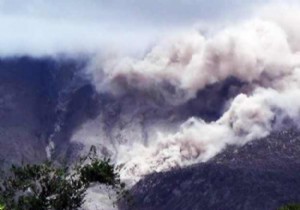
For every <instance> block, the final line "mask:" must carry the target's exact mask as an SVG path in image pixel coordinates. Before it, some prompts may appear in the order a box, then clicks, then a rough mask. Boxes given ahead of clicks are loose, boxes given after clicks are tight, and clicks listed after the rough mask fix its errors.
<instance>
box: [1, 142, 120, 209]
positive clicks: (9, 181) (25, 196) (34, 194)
mask: <svg viewBox="0 0 300 210" xmlns="http://www.w3.org/2000/svg"><path fill="white" fill-rule="evenodd" d="M92 182H93V183H94V182H95V183H100V184H104V185H107V186H111V187H112V188H114V189H115V190H116V191H117V193H118V194H119V195H123V194H124V195H125V193H123V192H125V190H124V184H122V183H121V182H120V179H119V175H118V173H116V172H115V170H114V165H113V164H111V163H110V160H109V159H104V160H99V159H97V157H96V150H95V147H91V150H90V152H89V154H88V155H87V156H85V157H83V158H81V159H80V161H79V162H78V163H77V164H76V165H75V166H74V167H72V168H69V167H61V166H60V167H59V166H55V165H54V164H53V163H52V162H49V161H48V162H45V163H43V164H39V165H37V164H34V165H29V164H27V165H23V166H19V167H17V166H12V168H11V173H10V175H9V176H7V177H6V178H5V179H4V180H3V181H1V182H0V210H8V209H9V210H37V209H39V210H49V209H53V210H74V209H78V208H79V207H80V206H81V205H82V203H83V202H84V197H85V192H86V190H87V188H88V187H89V185H90V183H92Z"/></svg>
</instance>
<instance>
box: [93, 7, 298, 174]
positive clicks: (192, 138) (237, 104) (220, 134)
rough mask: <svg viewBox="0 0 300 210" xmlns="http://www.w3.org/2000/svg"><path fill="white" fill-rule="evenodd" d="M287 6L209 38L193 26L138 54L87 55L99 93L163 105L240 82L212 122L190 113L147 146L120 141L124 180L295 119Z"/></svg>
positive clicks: (293, 33)
mask: <svg viewBox="0 0 300 210" xmlns="http://www.w3.org/2000/svg"><path fill="white" fill-rule="evenodd" d="M289 8H290V7H288V6H286V7H284V9H283V10H284V11H289V14H288V15H286V16H284V18H278V16H276V17H275V18H274V15H270V14H276V13H275V12H277V11H282V10H279V8H278V7H277V6H271V7H268V8H264V9H263V10H261V11H260V15H259V16H257V17H255V18H251V19H250V20H246V21H243V22H242V23H239V24H235V25H231V26H229V27H226V28H225V29H223V30H221V31H218V32H217V33H215V34H213V35H212V36H207V35H203V34H202V33H201V32H199V31H197V30H191V31H187V32H185V33H182V34H180V35H172V36H169V37H167V38H165V39H163V40H162V41H161V42H159V43H158V44H157V45H155V46H153V47H152V48H151V50H149V52H148V53H146V54H145V55H144V56H142V58H132V57H115V56H107V57H103V56H101V57H100V58H99V57H96V58H95V59H94V62H92V64H91V66H90V68H89V73H90V74H91V75H92V79H93V81H94V84H95V86H96V88H97V89H98V91H99V92H109V93H112V94H113V95H114V96H115V97H121V96H122V95H124V94H126V93H128V92H129V91H131V92H132V91H135V92H142V93H149V92H150V93H156V92H159V93H160V94H161V95H162V97H163V98H164V100H165V101H166V103H167V104H169V105H170V106H179V105H181V104H184V103H186V102H188V101H189V100H192V99H193V98H195V97H196V95H197V93H198V92H199V91H201V90H203V89H205V88H206V87H208V86H209V85H213V84H216V83H219V82H222V81H224V80H226V79H228V78H230V77H234V78H237V79H238V80H239V81H242V82H244V83H246V84H247V87H246V90H245V91H244V92H242V93H240V94H238V95H237V96H235V97H233V98H231V99H230V100H229V101H228V105H227V108H226V109H225V110H224V113H223V114H222V116H220V118H219V119H218V120H216V121H211V122H206V121H204V120H202V119H201V118H199V117H197V116H193V117H191V118H190V119H188V120H187V121H186V122H184V123H182V125H181V126H179V129H178V130H177V131H175V132H165V131H164V129H157V132H158V134H157V136H156V138H155V139H153V140H152V141H151V142H148V144H144V143H143V142H139V141H135V142H134V143H132V142H131V143H130V144H127V143H124V144H122V143H121V144H119V145H118V154H117V157H116V161H117V163H118V164H120V166H121V173H122V177H123V179H132V177H135V178H136V179H138V178H139V177H141V176H143V175H145V174H148V173H151V172H155V171H163V170H168V169H171V168H174V167H182V166H186V165H189V164H193V163H198V162H203V161H207V160H208V159H210V158H212V157H213V156H215V155H216V154H217V153H219V152H220V151H222V150H223V149H224V148H225V147H226V145H243V144H245V143H247V142H249V141H251V140H255V139H259V138H262V137H265V136H267V135H268V134H269V133H270V132H271V131H272V130H273V129H276V128H278V127H280V126H281V125H282V123H283V122H284V120H285V119H290V120H292V121H294V122H296V121H297V120H298V118H299V114H300V100H299V97H298V96H300V86H299V84H300V83H299V78H300V77H299V76H300V75H299V73H300V68H299V67H300V53H299V47H298V46H297V45H298V43H299V42H298V39H299V35H298V34H299V33H298V31H297V30H296V29H295V22H297V20H300V19H299V17H300V16H299V15H298V11H299V10H298V9H295V8H294V9H291V10H289ZM261 14H263V15H261ZM283 14H285V13H283ZM166 84H168V85H167V87H166ZM170 87H172V88H170ZM170 89H171V90H170ZM160 132H164V133H163V134H162V133H160Z"/></svg>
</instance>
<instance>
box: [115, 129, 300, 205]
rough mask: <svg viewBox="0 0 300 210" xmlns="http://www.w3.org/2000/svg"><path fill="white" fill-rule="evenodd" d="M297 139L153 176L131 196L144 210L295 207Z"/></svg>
mask: <svg viewBox="0 0 300 210" xmlns="http://www.w3.org/2000/svg"><path fill="white" fill-rule="evenodd" d="M299 157H300V133H299V132H298V131H297V130H296V129H295V128H294V129H288V130H284V131H277V132H273V133H272V134H271V135H270V136H268V137H266V138H263V139H259V140H255V141H252V142H249V143H248V144H246V145H244V146H242V147H237V146H231V147H229V148H227V149H226V150H225V151H223V152H222V153H220V154H219V155H217V156H216V157H215V158H213V159H212V160H210V161H208V162H206V163H201V164H197V165H193V166H190V167H187V168H182V169H175V170H173V171H169V172H164V173H155V174H151V175H149V176H147V177H146V178H145V179H143V180H141V181H140V182H139V183H137V184H136V185H135V186H134V187H133V188H132V190H131V193H132V194H133V198H134V204H133V205H132V206H129V207H126V205H124V203H122V204H120V206H121V207H122V208H121V209H143V210H154V209H155V210H167V209H173V210H190V209H195V210H196V209H197V210H198V209H212V210H214V209H216V210H230V209H234V210H253V209H255V210H274V209H277V208H279V207H280V206H282V205H284V204H287V203H294V202H300V188H299V186H300V159H299Z"/></svg>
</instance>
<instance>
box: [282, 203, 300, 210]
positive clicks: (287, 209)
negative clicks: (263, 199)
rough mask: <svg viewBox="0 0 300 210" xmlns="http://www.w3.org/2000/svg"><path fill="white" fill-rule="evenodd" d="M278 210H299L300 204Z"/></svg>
mask: <svg viewBox="0 0 300 210" xmlns="http://www.w3.org/2000/svg"><path fill="white" fill-rule="evenodd" d="M279 210H300V204H289V205H287V206H284V207H282V208H280V209H279Z"/></svg>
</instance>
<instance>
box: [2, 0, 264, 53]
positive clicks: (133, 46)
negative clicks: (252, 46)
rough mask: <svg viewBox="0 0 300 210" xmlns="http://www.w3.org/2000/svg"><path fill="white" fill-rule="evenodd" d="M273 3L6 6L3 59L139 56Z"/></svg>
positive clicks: (149, 0)
mask: <svg viewBox="0 0 300 210" xmlns="http://www.w3.org/2000/svg"><path fill="white" fill-rule="evenodd" d="M269 1H270V0H245V1H240V0H85V1H80V0H59V1H58V0H55V1H46V0H28V1H22V0H0V27H1V33H0V55H1V56H13V55H19V54H30V55H32V56H43V55H52V54H56V53H62V52H66V53H80V52H88V53H93V52H95V51H100V50H107V49H109V50H119V51H122V50H123V51H127V52H128V51H136V50H141V49H145V48H146V47H147V46H148V45H149V43H152V42H154V41H155V40H157V39H159V38H160V37H161V36H164V35H166V34H169V33H173V32H175V33H176V32H178V31H181V30H185V29H186V28H189V27H194V26H195V25H196V26H197V25H201V26H203V25H206V26H207V25H214V26H217V25H220V23H225V22H232V21H236V20H240V19H243V18H244V17H246V16H250V15H251V14H252V13H253V11H254V10H255V8H256V7H258V5H262V4H265V3H267V2H269Z"/></svg>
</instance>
